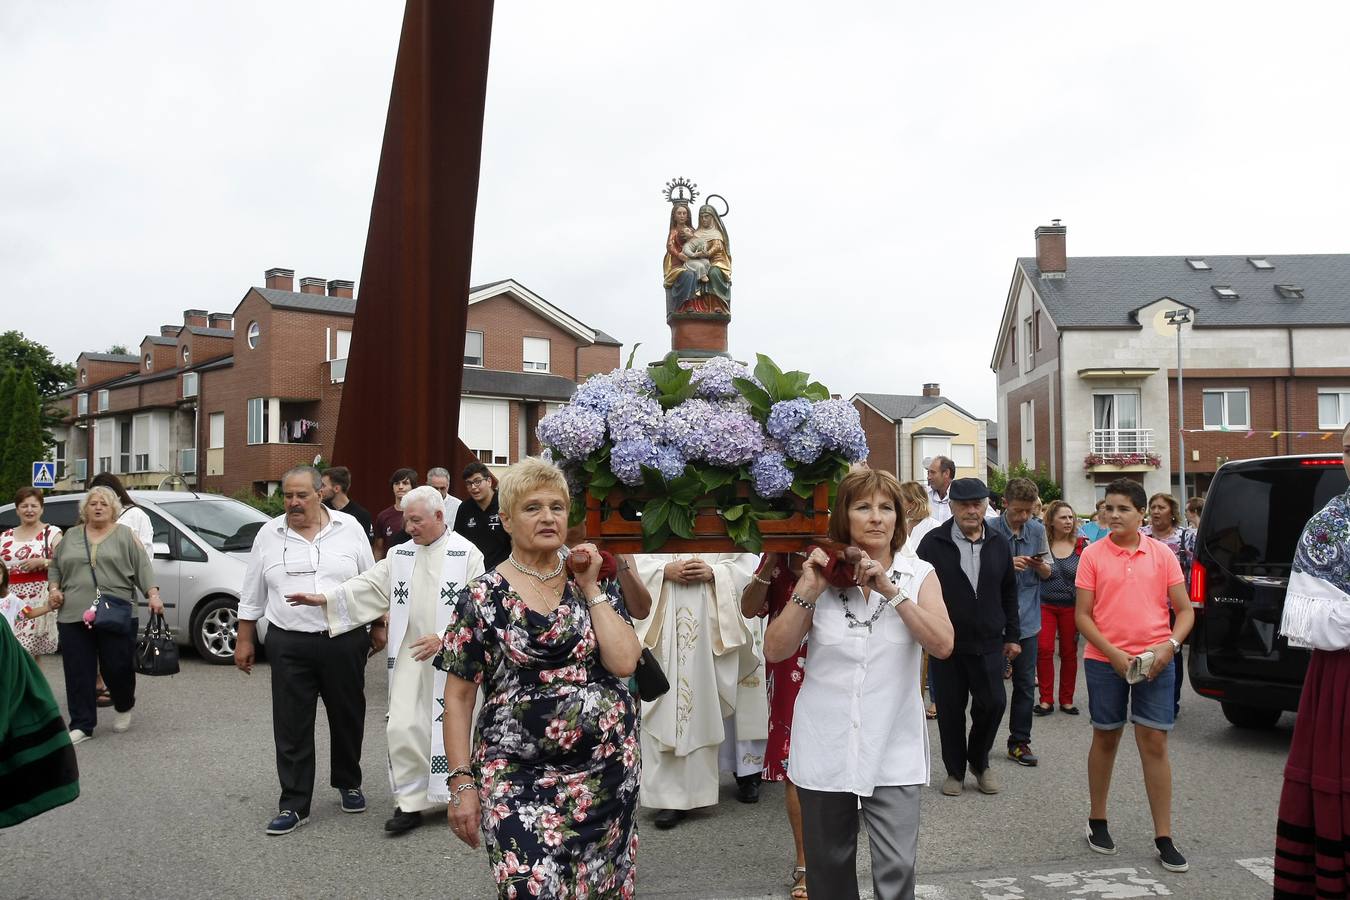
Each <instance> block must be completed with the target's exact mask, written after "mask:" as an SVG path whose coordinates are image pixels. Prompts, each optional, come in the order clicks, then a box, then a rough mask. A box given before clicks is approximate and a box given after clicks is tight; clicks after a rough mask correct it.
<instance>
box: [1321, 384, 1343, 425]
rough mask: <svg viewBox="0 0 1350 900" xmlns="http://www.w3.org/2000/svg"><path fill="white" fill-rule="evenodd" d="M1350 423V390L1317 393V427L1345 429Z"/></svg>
mask: <svg viewBox="0 0 1350 900" xmlns="http://www.w3.org/2000/svg"><path fill="white" fill-rule="evenodd" d="M1347 423H1350V388H1320V389H1319V390H1318V391H1317V427H1318V428H1344V427H1345V426H1346V424H1347Z"/></svg>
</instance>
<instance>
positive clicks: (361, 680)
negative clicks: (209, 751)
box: [104, 625, 370, 819]
mask: <svg viewBox="0 0 1350 900" xmlns="http://www.w3.org/2000/svg"><path fill="white" fill-rule="evenodd" d="M369 649H370V634H369V632H367V631H366V630H365V629H364V628H358V629H356V630H355V631H349V632H347V633H346V634H344V635H340V636H339V637H335V638H330V637H329V636H328V635H327V634H323V633H309V632H304V631H287V630H285V629H284V628H278V627H277V626H275V625H273V626H272V627H271V628H269V629H268V630H267V659H268V661H269V662H270V663H271V665H272V737H273V739H274V740H275V742H276V747H277V777H278V779H279V780H280V781H281V799H280V800H279V801H278V806H277V808H278V809H283V810H284V809H289V810H291V811H292V812H294V813H296V814H297V815H299V816H300V817H301V818H302V819H303V818H305V817H306V816H308V815H309V801H310V797H311V795H312V794H313V793H314V716H315V709H316V704H317V703H318V700H319V698H320V697H322V698H323V706H324V709H325V710H326V711H327V713H328V734H329V740H330V742H331V745H332V751H331V753H330V757H331V759H330V766H331V769H330V771H331V773H332V780H331V784H332V786H333V787H335V788H337V789H338V790H345V789H347V788H359V787H360V786H361V739H362V737H364V734H365V728H366V655H367V652H368V651H369ZM104 678H105V679H106V678H107V673H104Z"/></svg>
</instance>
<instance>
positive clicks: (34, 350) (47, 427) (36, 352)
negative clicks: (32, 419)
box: [0, 331, 75, 452]
mask: <svg viewBox="0 0 1350 900" xmlns="http://www.w3.org/2000/svg"><path fill="white" fill-rule="evenodd" d="M5 367H10V368H13V369H18V370H22V369H27V370H28V373H29V375H31V376H32V379H33V381H34V383H35V384H36V385H37V392H38V396H39V397H40V398H41V400H42V401H43V402H42V428H43V442H44V443H45V442H46V441H48V440H49V439H50V432H51V429H53V428H55V427H56V426H57V425H59V424H60V423H61V413H60V412H59V411H57V410H53V409H49V408H48V407H49V406H54V405H55V404H52V403H51V401H52V400H53V399H55V397H56V395H57V394H59V393H61V392H62V391H64V390H65V389H66V388H68V387H70V386H71V385H72V384H74V383H75V367H74V366H73V365H70V364H69V363H61V362H57V361H56V359H55V358H54V357H53V356H52V351H50V350H48V349H47V348H46V346H44V345H43V344H39V343H38V342H37V341H30V340H28V338H26V337H24V336H23V333H22V332H19V331H6V332H5V333H4V334H0V368H5ZM0 452H3V445H0Z"/></svg>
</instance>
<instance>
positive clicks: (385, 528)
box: [374, 468, 417, 560]
mask: <svg viewBox="0 0 1350 900" xmlns="http://www.w3.org/2000/svg"><path fill="white" fill-rule="evenodd" d="M389 487H390V488H391V489H392V490H393V492H394V505H393V506H390V507H388V508H386V509H383V510H380V514H379V515H378V516H376V517H375V531H374V534H375V543H374V551H375V559H376V560H381V559H384V557H385V554H386V553H388V552H389V551H390V549H392V548H394V547H397V546H398V545H399V544H403V543H406V542H408V541H409V540H411V538H409V537H408V532H406V531H404V530H403V495H404V494H406V493H408V491H411V490H412V489H413V488H415V487H417V470H416V469H407V468H404V469H396V470H394V474H393V475H390V476H389Z"/></svg>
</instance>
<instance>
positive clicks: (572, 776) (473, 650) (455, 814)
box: [434, 459, 641, 900]
mask: <svg viewBox="0 0 1350 900" xmlns="http://www.w3.org/2000/svg"><path fill="white" fill-rule="evenodd" d="M500 495H501V521H502V525H503V527H504V528H505V529H506V530H507V531H508V532H509V533H510V535H511V544H512V551H511V555H510V556H509V557H508V558H507V559H506V561H505V562H503V563H502V564H501V565H500V566H498V567H497V569H495V570H494V571H492V572H489V573H487V574H485V575H483V576H482V577H481V578H479V579H477V580H476V581H474V582H473V583H471V584H470V585H468V586H467V587H466V588H464V589H463V590H462V591H460V593H459V595H458V596H457V597H456V598H455V609H454V611H453V612H452V613H451V616H450V625H449V627H448V628H447V629H446V631H445V635H444V637H443V641H442V644H443V647H442V650H441V652H440V654H439V655H438V656H436V657H435V660H434V662H435V665H436V666H437V667H438V668H440V669H443V670H444V671H446V672H448V673H450V674H451V675H454V676H456V677H454V678H448V679H446V687H445V748H446V756H447V760H448V765H449V766H450V767H451V771H450V776H449V779H448V780H449V784H450V791H451V805H450V808H449V818H450V826H451V829H452V830H453V831H454V832H455V834H456V836H458V837H459V838H460V840H462V841H464V842H465V843H466V844H468V845H469V846H471V847H476V846H478V835H479V832H480V830H481V833H482V835H483V836H484V838H485V840H486V844H487V851H488V861H489V863H490V864H491V866H492V873H493V877H494V878H495V879H496V882H497V892H498V896H499V897H550V898H553V897H556V898H589V900H595V898H628V897H632V896H634V892H635V877H636V870H635V861H636V856H637V829H636V825H637V819H636V811H637V798H638V782H639V775H640V766H639V750H638V704H637V700H636V698H635V697H633V695H632V694H631V693H629V691H628V688H627V686H626V683H625V680H626V679H627V678H628V676H629V675H631V674H632V673H633V671H634V669H636V667H637V661H638V657H639V656H640V654H641V645H640V644H639V643H638V640H637V636H636V635H635V634H634V633H633V628H632V623H631V620H630V619H629V617H628V614H627V611H626V610H625V609H624V607H623V603H622V601H621V600H620V599H619V591H618V587H617V583H616V582H613V581H607V582H605V583H603V584H601V583H598V582H597V574H598V572H599V566H600V554H599V551H598V550H596V548H595V547H594V546H593V545H591V544H580V545H578V546H576V547H574V548H572V553H573V555H574V557H575V556H576V555H577V554H578V553H579V552H580V553H584V554H589V562H588V564H587V565H586V566H585V567H584V568H581V567H580V563H579V561H578V569H579V570H578V571H576V572H575V574H574V575H573V576H572V577H570V578H569V577H568V576H567V573H566V570H565V569H564V567H563V564H562V561H561V559H562V558H561V557H560V556H559V553H558V550H559V548H561V547H562V545H563V539H564V536H565V534H566V531H567V513H568V507H569V497H568V490H567V482H566V480H565V479H564V478H563V475H562V473H561V472H560V471H559V470H558V469H557V468H555V467H553V466H552V465H550V464H548V463H546V462H544V461H542V460H538V459H526V460H522V461H521V462H519V463H517V464H516V465H514V466H512V467H511V468H510V469H509V470H508V471H507V473H506V475H505V476H503V478H502V479H501V483H500ZM480 683H481V684H482V685H483V691H484V700H483V707H482V711H481V712H480V713H479V716H478V722H477V728H476V741H475V742H474V743H473V746H472V754H471V752H470V744H471V742H470V719H471V717H472V710H473V706H474V697H475V694H476V692H477V685H478V684H480Z"/></svg>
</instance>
